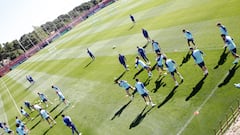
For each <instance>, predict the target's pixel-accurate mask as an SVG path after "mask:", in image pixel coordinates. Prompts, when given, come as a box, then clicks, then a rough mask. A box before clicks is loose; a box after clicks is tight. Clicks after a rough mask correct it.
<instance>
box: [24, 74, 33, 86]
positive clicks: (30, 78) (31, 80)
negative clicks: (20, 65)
mask: <svg viewBox="0 0 240 135" xmlns="http://www.w3.org/2000/svg"><path fill="white" fill-rule="evenodd" d="M26 79H27V80H28V81H29V82H30V83H31V84H34V83H35V81H34V80H33V78H32V76H30V75H27V76H26Z"/></svg>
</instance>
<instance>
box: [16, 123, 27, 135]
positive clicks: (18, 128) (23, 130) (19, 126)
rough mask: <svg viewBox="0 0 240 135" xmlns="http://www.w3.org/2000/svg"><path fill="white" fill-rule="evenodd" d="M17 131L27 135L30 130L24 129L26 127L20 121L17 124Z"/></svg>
mask: <svg viewBox="0 0 240 135" xmlns="http://www.w3.org/2000/svg"><path fill="white" fill-rule="evenodd" d="M16 127H17V128H16V132H17V134H18V135H27V134H28V132H27V130H25V129H24V127H22V126H21V125H20V124H19V123H17V124H16Z"/></svg>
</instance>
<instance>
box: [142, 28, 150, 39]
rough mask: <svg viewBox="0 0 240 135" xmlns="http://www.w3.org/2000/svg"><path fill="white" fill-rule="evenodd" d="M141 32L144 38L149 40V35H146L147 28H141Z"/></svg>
mask: <svg viewBox="0 0 240 135" xmlns="http://www.w3.org/2000/svg"><path fill="white" fill-rule="evenodd" d="M142 34H143V36H144V38H146V39H147V41H148V42H150V41H151V39H150V37H149V35H148V32H147V30H145V29H143V28H142Z"/></svg>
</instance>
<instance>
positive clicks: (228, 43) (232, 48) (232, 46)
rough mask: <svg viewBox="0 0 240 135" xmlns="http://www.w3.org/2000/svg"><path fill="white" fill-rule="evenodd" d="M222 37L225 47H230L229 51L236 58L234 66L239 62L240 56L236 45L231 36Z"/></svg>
mask: <svg viewBox="0 0 240 135" xmlns="http://www.w3.org/2000/svg"><path fill="white" fill-rule="evenodd" d="M221 37H222V39H223V41H224V43H225V46H224V47H228V50H229V51H230V52H231V53H232V55H233V57H234V58H235V60H234V61H233V64H237V63H238V61H239V55H238V54H237V48H236V45H235V43H234V42H233V40H232V38H231V37H230V36H226V35H224V34H222V35H221Z"/></svg>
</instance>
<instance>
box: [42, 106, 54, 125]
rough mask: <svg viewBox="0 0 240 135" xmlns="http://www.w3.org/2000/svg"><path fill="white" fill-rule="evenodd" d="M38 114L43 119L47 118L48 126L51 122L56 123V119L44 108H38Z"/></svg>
mask: <svg viewBox="0 0 240 135" xmlns="http://www.w3.org/2000/svg"><path fill="white" fill-rule="evenodd" d="M40 115H41V116H42V118H43V119H45V120H47V122H48V124H49V125H50V127H52V122H53V124H56V121H55V120H54V119H53V118H52V117H51V116H50V115H49V113H48V112H47V111H46V110H43V109H40Z"/></svg>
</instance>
